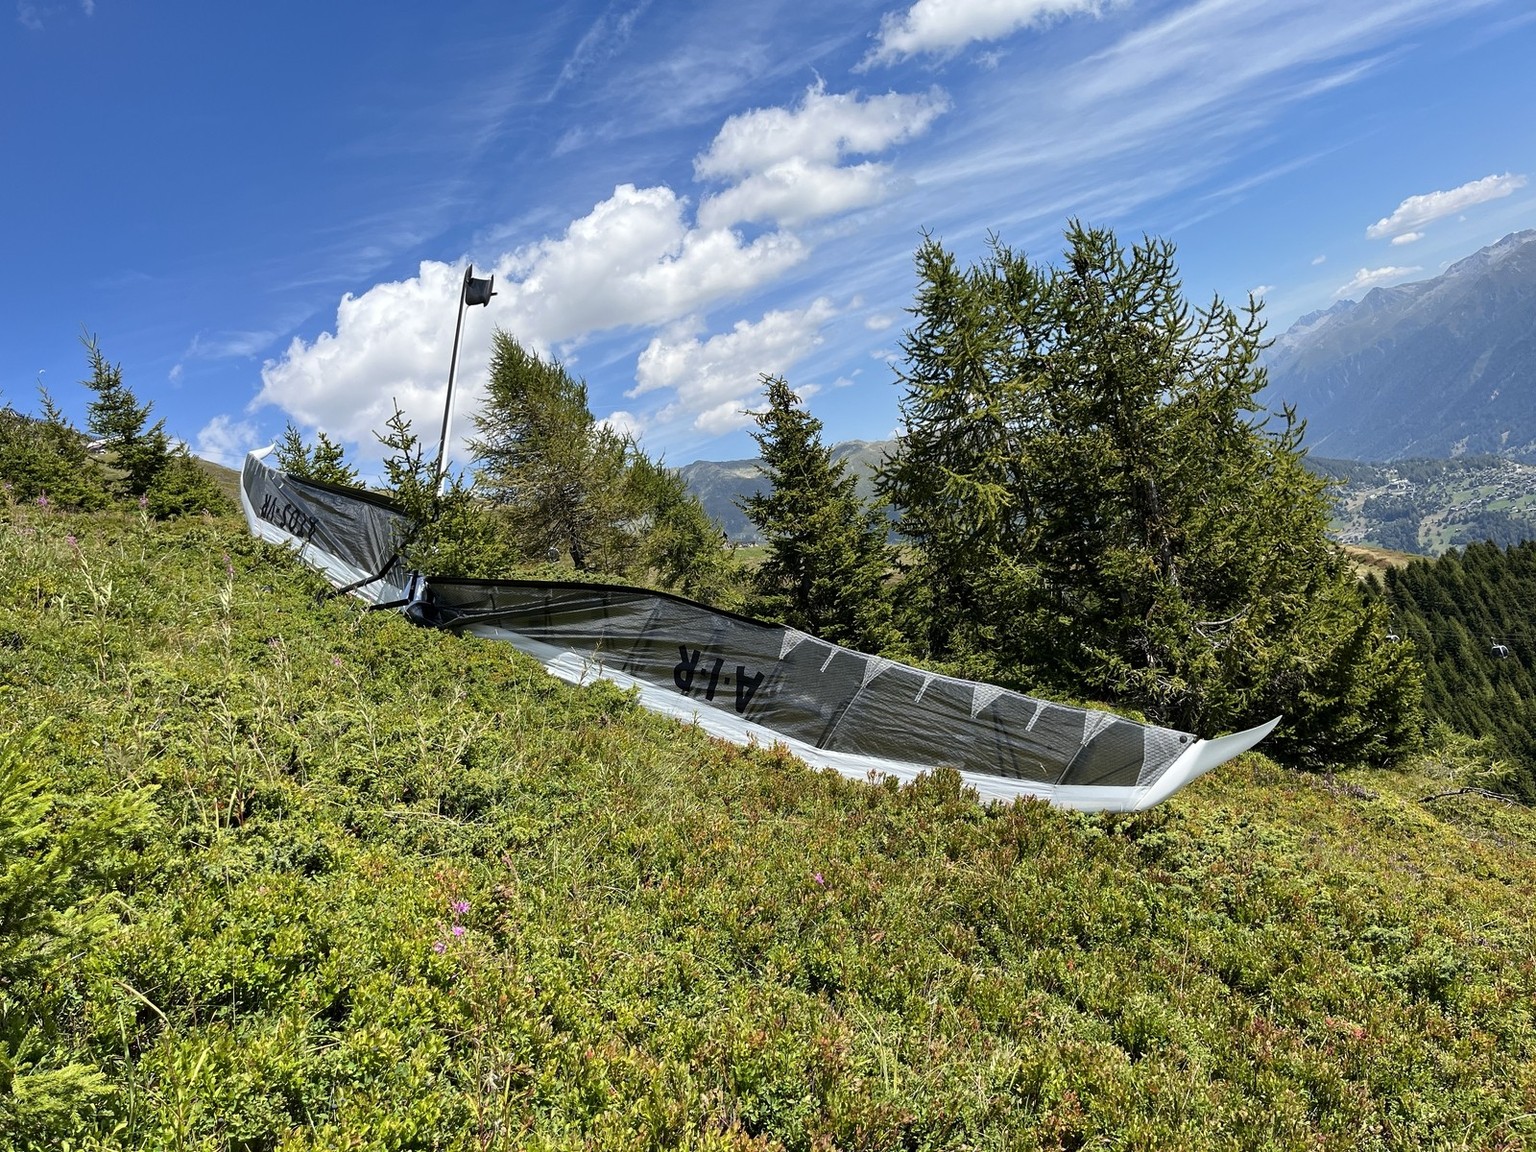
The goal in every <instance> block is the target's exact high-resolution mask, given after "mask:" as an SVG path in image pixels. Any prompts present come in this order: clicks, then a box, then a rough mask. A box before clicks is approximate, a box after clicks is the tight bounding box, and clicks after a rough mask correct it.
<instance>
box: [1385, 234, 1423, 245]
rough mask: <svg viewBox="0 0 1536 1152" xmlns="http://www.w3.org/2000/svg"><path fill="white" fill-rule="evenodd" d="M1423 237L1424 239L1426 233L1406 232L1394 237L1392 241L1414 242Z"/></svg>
mask: <svg viewBox="0 0 1536 1152" xmlns="http://www.w3.org/2000/svg"><path fill="white" fill-rule="evenodd" d="M1422 239H1424V233H1422V232H1404V233H1403V234H1402V235H1401V236H1394V237H1392V243H1394V244H1412V243H1413V242H1414V241H1416V240H1422Z"/></svg>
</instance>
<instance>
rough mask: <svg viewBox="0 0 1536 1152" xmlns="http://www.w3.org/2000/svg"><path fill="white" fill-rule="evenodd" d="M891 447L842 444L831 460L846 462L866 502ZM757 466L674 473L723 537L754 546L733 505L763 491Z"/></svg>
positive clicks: (698, 466) (707, 466)
mask: <svg viewBox="0 0 1536 1152" xmlns="http://www.w3.org/2000/svg"><path fill="white" fill-rule="evenodd" d="M894 445H895V441H893V440H845V441H843V442H842V443H841V444H837V445H834V446H833V448H832V458H833V459H834V460H846V461H847V462H848V467H849V469H850V470H851V471H852V472H853V475H854V476H855V477H856V478H857V479H858V482H859V486H858V490H859V495H860V496H862V497H863V498H864V499H866V500H868V499H869V498H870V497H871V496H873V495H874V491H875V482H874V477H875V469H876V468H877V467H878V466H879V464H880V461H881V460H882V459H883V458H884V457H885V454H886V452H888V451H889V450H890V449H891V448H892V447H893V446H894ZM760 464H761V461H759V460H756V459H752V460H695V461H694V462H693V463H692V464H687V465H684V466H683V467H682V468H680V469H678V471H680V472H681V473H682V474H683V479H684V480H685V481H687V483H688V488H689V490H690V491H692V492H693V494H694V495H695V496H697V497H698V498H699V501H700V503H702V504H703V505H704V510H705V511H706V512H708V513H709V514H710V516H712V517H713V518H714V520H715V522H716V523H717V524H719V525H720V527H721V528H722V529H723V530H724V531H725V534H726V535H727V536H729V537H730V538H731V539H732V540H734V541H736V542H737V543H740V544H754V543H756V542H757V528H756V526H754V525H753V523H752V521H750V520H748V519H747V516H746V513H744V512H743V511H742V510H741V508H740V507H739V506H738V504H737V501H739V500H745V499H746V498H747V497H749V496H751V495H752V494H753V493H756V492H760V491H765V490H766V489H767V487H768V485H767V482H766V481H765V480H764V479H763V473H762V470H761V467H760Z"/></svg>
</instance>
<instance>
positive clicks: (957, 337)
mask: <svg viewBox="0 0 1536 1152" xmlns="http://www.w3.org/2000/svg"><path fill="white" fill-rule="evenodd" d="M1067 241H1068V247H1067V251H1066V253H1065V257H1064V260H1063V262H1062V264H1061V266H1059V267H1046V266H1034V265H1031V264H1030V263H1029V262H1028V261H1027V260H1026V259H1025V258H1024V257H1023V256H1022V255H1021V254H1019V253H1016V252H1014V251H1013V250H1011V249H1009V248H1007V247H1006V246H1004V245H1003V244H1002V243H1001V242H999V241H996V240H994V241H993V243H992V246H991V249H990V251H989V253H988V255H987V256H986V258H985V259H984V260H983V261H981V262H980V263H979V264H978V265H977V266H975V267H973V268H970V269H962V268H961V267H960V266H959V264H958V262H957V260H956V259H955V257H954V256H953V255H952V254H951V253H949V252H947V251H946V250H945V249H944V248H943V247H942V246H941V245H939V244H938V243H937V242H936V241H934V240H933V239H932V238H929V239H928V240H926V241H925V242H924V244H923V245H922V246H921V248H920V249H919V251H918V258H917V263H918V273H919V279H920V282H921V287H920V290H919V295H918V299H917V305H916V307H915V309H914V312H915V314H916V317H917V319H916V323H915V325H914V327H913V328H912V330H911V331H910V332H909V333H908V334H907V336H906V338H905V340H904V351H905V353H906V367H905V368H904V369H903V370H902V373H901V379H902V382H903V384H904V385H905V395H904V397H903V400H902V417H903V423H904V431H903V433H902V435H901V437H900V439H899V444H898V448H897V450H896V454H895V456H894V457H893V458H892V459H891V460H890V461H888V462H887V465H886V467H885V468H884V469H883V471H882V475H881V477H880V486H881V489H882V491H883V492H884V494H885V495H886V496H887V497H888V498H889V499H890V500H891V501H892V503H893V504H894V505H895V506H896V507H897V508H899V509H900V521H899V527H900V529H901V531H902V532H903V533H904V534H905V535H906V536H907V537H908V539H909V540H910V541H911V542H912V545H913V550H914V552H915V555H916V565H915V569H914V572H913V574H912V577H911V580H910V581H909V594H910V598H911V599H912V601H913V602H914V603H917V604H920V605H923V606H924V607H925V608H926V609H928V610H929V611H931V613H932V615H931V617H930V618H929V620H928V621H926V628H925V635H923V636H921V637H920V642H921V644H922V645H923V646H924V647H925V648H926V649H927V654H928V655H930V656H931V657H934V658H938V659H951V660H958V661H960V662H961V663H962V664H964V665H966V666H968V667H970V668H971V669H972V670H974V671H977V672H979V673H983V674H987V675H994V676H1002V677H1004V678H1009V677H1011V678H1014V679H1016V680H1017V681H1018V682H1020V683H1021V684H1024V685H1029V684H1031V683H1034V684H1040V685H1042V686H1046V687H1049V688H1051V689H1054V690H1056V691H1059V692H1062V693H1064V694H1067V695H1070V696H1074V697H1078V698H1085V697H1086V698H1095V699H1103V700H1110V701H1118V702H1121V703H1123V704H1127V705H1130V706H1132V707H1135V708H1138V709H1141V710H1142V711H1144V712H1145V713H1147V714H1148V715H1149V716H1151V717H1152V718H1154V719H1156V720H1159V721H1162V722H1165V723H1170V724H1174V725H1177V726H1180V727H1187V728H1193V729H1200V730H1208V729H1218V730H1219V729H1222V728H1228V727H1237V726H1243V725H1247V724H1250V723H1256V722H1259V721H1261V720H1263V719H1265V718H1267V717H1268V716H1271V715H1274V714H1276V713H1284V714H1286V717H1287V720H1286V725H1285V727H1284V730H1283V732H1282V733H1280V734H1278V735H1277V738H1276V739H1275V740H1273V741H1272V746H1274V747H1276V748H1279V749H1282V750H1288V751H1289V752H1290V754H1292V755H1293V756H1294V757H1296V758H1298V759H1302V760H1307V761H1313V762H1319V761H1323V760H1327V759H1329V758H1341V757H1342V758H1359V759H1372V760H1379V759H1384V758H1387V757H1390V756H1391V755H1394V754H1395V753H1396V752H1397V751H1398V750H1400V749H1401V748H1403V747H1405V746H1407V745H1408V744H1410V743H1411V742H1412V741H1413V739H1414V738H1415V734H1416V733H1417V731H1418V726H1419V713H1418V692H1419V681H1418V672H1417V667H1416V665H1415V664H1414V662H1413V660H1412V658H1411V656H1410V655H1409V654H1408V653H1407V651H1406V650H1405V649H1404V648H1402V647H1399V646H1389V645H1387V644H1386V643H1385V640H1384V635H1385V631H1386V628H1385V621H1384V619H1383V618H1381V615H1380V612H1379V609H1378V608H1376V607H1372V606H1369V605H1366V604H1365V603H1364V602H1363V600H1362V598H1361V596H1360V594H1359V591H1358V590H1357V588H1356V586H1355V581H1354V578H1353V574H1352V573H1351V571H1350V570H1349V568H1348V566H1347V565H1346V564H1345V562H1344V560H1343V558H1342V556H1341V555H1340V553H1339V552H1338V550H1337V548H1336V547H1335V546H1334V545H1332V544H1331V543H1330V542H1329V541H1328V540H1327V538H1326V535H1325V532H1326V528H1327V523H1328V503H1327V498H1326V493H1325V488H1324V482H1323V481H1322V480H1320V479H1318V478H1316V477H1314V476H1312V475H1311V474H1310V473H1309V472H1308V471H1307V470H1306V469H1305V468H1304V467H1303V466H1302V463H1301V459H1302V448H1301V439H1302V426H1301V425H1300V424H1299V423H1298V422H1296V421H1295V419H1294V417H1293V416H1292V414H1290V413H1289V412H1287V413H1284V414H1283V415H1282V417H1281V418H1280V420H1279V427H1277V428H1272V427H1270V426H1269V425H1268V424H1266V423H1265V421H1264V419H1263V418H1262V417H1261V416H1260V413H1259V405H1258V403H1257V401H1256V399H1255V396H1256V394H1257V393H1258V392H1259V391H1260V389H1261V388H1262V387H1263V385H1264V373H1263V369H1262V368H1260V367H1259V366H1258V357H1259V353H1260V351H1261V349H1262V348H1263V339H1262V333H1263V324H1262V322H1261V319H1260V315H1259V312H1260V308H1259V305H1258V304H1257V303H1256V302H1254V301H1252V300H1250V302H1249V304H1248V307H1247V308H1246V309H1245V310H1244V311H1242V312H1236V311H1234V310H1233V309H1231V308H1228V307H1227V306H1226V305H1224V304H1223V303H1222V302H1221V301H1220V300H1219V299H1216V300H1214V301H1213V302H1212V303H1211V304H1210V305H1209V306H1207V307H1205V308H1201V309H1192V308H1191V307H1190V306H1189V304H1187V303H1186V301H1185V300H1184V297H1183V295H1182V291H1181V287H1180V283H1179V280H1178V273H1177V270H1176V267H1175V264H1174V253H1173V248H1172V246H1171V245H1169V244H1167V243H1166V242H1163V241H1159V240H1153V239H1149V240H1147V241H1145V242H1144V243H1142V244H1139V245H1136V246H1134V247H1133V248H1132V249H1131V251H1130V252H1127V251H1125V249H1123V248H1122V247H1121V245H1120V244H1119V243H1118V242H1117V241H1116V239H1115V237H1114V235H1113V234H1112V233H1110V232H1108V231H1104V230H1099V229H1088V228H1085V227H1083V226H1081V225H1079V224H1077V223H1075V222H1074V223H1073V224H1072V225H1071V227H1070V228H1069V230H1068V232H1067Z"/></svg>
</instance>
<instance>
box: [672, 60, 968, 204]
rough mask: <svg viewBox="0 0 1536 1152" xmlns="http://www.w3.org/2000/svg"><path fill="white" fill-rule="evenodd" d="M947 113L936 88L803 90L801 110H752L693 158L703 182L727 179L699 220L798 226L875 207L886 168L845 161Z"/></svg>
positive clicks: (885, 182) (921, 128)
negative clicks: (866, 93)
mask: <svg viewBox="0 0 1536 1152" xmlns="http://www.w3.org/2000/svg"><path fill="white" fill-rule="evenodd" d="M948 107H949V102H948V100H947V98H946V97H945V96H944V94H943V93H942V92H939V91H937V90H935V91H932V92H929V93H927V94H923V95H909V94H901V93H896V92H890V93H887V94H886V95H884V96H872V97H869V98H867V99H866V98H864V97H861V96H859V95H858V94H857V93H832V94H828V93H827V91H826V89H825V87H824V86H823V85H821V84H816V85H813V86H812V87H811V88H809V89H807V90H806V93H805V96H804V98H803V99H802V100H801V102H800V105H799V107H797V108H758V109H754V110H753V111H751V112H745V113H743V114H741V115H739V116H732V117H731V118H730V119H729V120H727V121H726V122H725V124H724V125H723V126H722V127H721V129H720V131H719V133H718V134H717V135H716V136H715V139H714V141H713V142H712V143H711V144H710V146H709V148H708V149H707V150H706V151H705V152H703V153H702V154H701V155H699V156H698V157H697V158H696V159H695V161H694V174H695V175H696V176H697V177H698V178H699V179H701V180H718V181H726V182H730V184H731V186H730V187H728V188H727V189H725V190H724V191H723V192H720V193H718V194H716V195H714V196H710V197H708V198H706V199H705V200H704V202H703V204H702V205H701V206H700V208H699V223H700V224H701V225H702V226H704V227H706V228H721V227H727V226H729V225H731V224H734V223H737V222H740V221H755V220H773V221H777V222H778V223H780V224H786V225H796V224H801V223H804V222H805V221H807V220H813V219H817V218H820V217H824V216H829V215H833V214H836V213H839V212H846V211H849V210H850V209H853V208H862V207H865V206H867V205H869V204H874V203H876V202H878V201H879V200H880V199H881V198H882V197H883V196H884V195H885V192H886V189H887V186H888V182H889V178H890V169H889V166H888V165H885V164H879V163H875V162H873V161H866V162H864V163H861V164H855V165H851V166H844V165H843V163H842V162H843V160H844V159H845V158H846V157H849V156H856V155H869V154H872V153H877V152H883V151H885V150H886V149H888V148H891V147H893V146H895V145H897V144H900V143H903V142H904V141H907V140H910V139H912V138H913V137H915V136H918V135H920V134H922V133H923V132H924V131H926V130H927V129H928V126H929V125H930V124H932V123H933V121H934V119H935V118H937V117H938V116H940V115H942V114H943V113H944V112H945V111H946V110H947V109H948Z"/></svg>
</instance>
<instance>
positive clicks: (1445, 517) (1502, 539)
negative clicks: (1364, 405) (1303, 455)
mask: <svg viewBox="0 0 1536 1152" xmlns="http://www.w3.org/2000/svg"><path fill="white" fill-rule="evenodd" d="M1319 470H1320V471H1322V472H1324V473H1326V474H1328V475H1330V476H1331V477H1332V478H1333V479H1334V480H1335V482H1336V483H1337V484H1338V485H1339V487H1338V490H1337V492H1336V496H1335V505H1334V507H1335V513H1334V521H1333V527H1332V533H1333V535H1334V537H1335V538H1336V539H1337V540H1339V541H1340V542H1341V543H1344V544H1365V545H1376V546H1378V547H1383V548H1390V549H1394V550H1397V551H1401V552H1410V553H1416V554H1421V555H1439V554H1440V553H1442V552H1444V551H1445V550H1446V549H1448V548H1458V547H1463V546H1465V545H1466V544H1468V543H1472V542H1475V541H1480V540H1492V541H1494V542H1495V543H1498V544H1513V543H1516V542H1517V541H1519V540H1527V539H1536V465H1533V464H1527V463H1522V462H1519V461H1516V460H1511V459H1508V458H1505V457H1497V456H1476V457H1462V458H1459V459H1452V460H1407V461H1397V462H1394V463H1391V464H1356V463H1352V462H1344V461H1322V462H1319Z"/></svg>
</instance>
